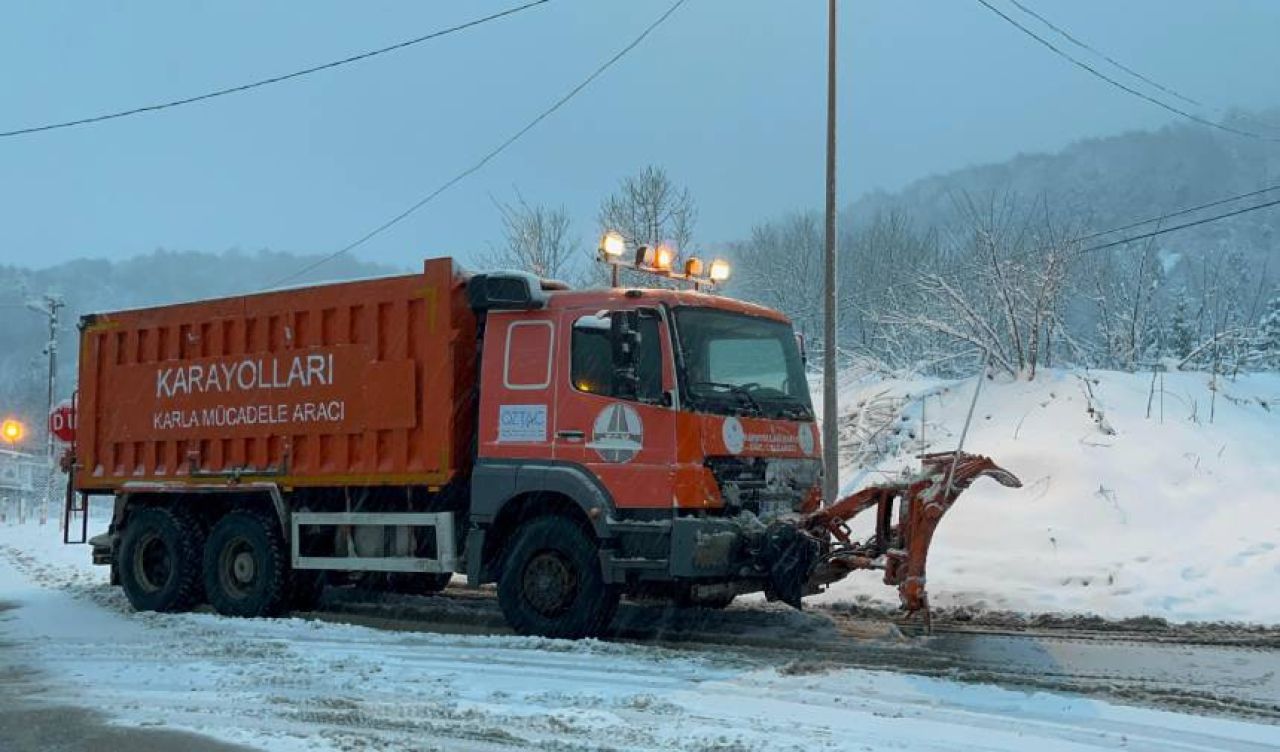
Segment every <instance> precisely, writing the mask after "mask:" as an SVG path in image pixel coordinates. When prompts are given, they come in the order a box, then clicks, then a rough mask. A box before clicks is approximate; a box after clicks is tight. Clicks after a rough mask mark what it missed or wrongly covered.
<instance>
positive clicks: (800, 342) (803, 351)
mask: <svg viewBox="0 0 1280 752" xmlns="http://www.w3.org/2000/svg"><path fill="white" fill-rule="evenodd" d="M796 347H798V348H800V363H801V364H802V365H806V366H807V365H809V350H808V348H806V347H805V344H804V335H803V334H801V333H800V332H796Z"/></svg>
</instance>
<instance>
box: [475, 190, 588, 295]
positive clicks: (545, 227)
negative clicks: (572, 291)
mask: <svg viewBox="0 0 1280 752" xmlns="http://www.w3.org/2000/svg"><path fill="white" fill-rule="evenodd" d="M494 205H495V206H496V207H497V208H498V211H499V213H500V214H501V215H502V234H503V245H502V247H501V248H496V249H492V250H491V251H490V252H489V253H486V254H482V256H481V262H482V263H483V264H484V265H485V266H487V267H492V268H503V269H521V270H523V271H527V272H532V273H534V274H536V275H538V276H539V277H552V278H558V277H560V276H561V275H562V274H564V273H565V272H567V271H568V268H567V267H568V266H569V263H570V261H571V260H572V255H571V254H572V251H573V244H572V240H571V238H570V237H569V227H570V221H569V212H568V211H567V210H566V209H565V208H564V207H563V206H560V207H549V206H544V205H541V204H539V205H531V204H529V202H527V201H525V199H524V196H521V195H519V194H518V193H517V194H516V201H515V203H507V204H503V203H499V202H498V201H497V200H494Z"/></svg>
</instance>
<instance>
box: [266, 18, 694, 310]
mask: <svg viewBox="0 0 1280 752" xmlns="http://www.w3.org/2000/svg"><path fill="white" fill-rule="evenodd" d="M686 1H687V0H676V2H675V3H674V4H672V5H671V7H669V8H667V10H666V12H664V13H663V14H662V15H660V16H658V18H657V19H656V20H654V21H653V23H651V24H649V25H648V26H646V27H645V29H644V31H641V32H640V35H639V36H637V37H636V38H635V39H633V40H631V43H630V44H628V45H627V46H626V47H623V48H622V49H621V50H619V51H618V52H617V53H616V54H614V56H613V57H611V58H609V59H608V60H606V61H605V62H604V63H603V64H601V65H600V66H599V67H598V68H596V69H595V70H594V71H592V72H591V75H589V76H587V77H586V78H584V79H583V80H582V81H581V82H580V83H579V84H578V85H577V86H574V87H573V88H572V89H570V90H569V92H568V93H567V94H565V95H564V96H562V97H560V98H559V99H557V100H556V101H555V102H554V103H552V105H551V106H550V107H548V108H546V109H545V110H543V111H542V112H540V113H538V115H537V116H536V117H534V118H533V119H532V120H530V121H529V122H528V123H526V124H525V126H524V127H523V128H521V129H520V130H518V131H516V132H515V133H514V134H512V135H511V136H509V137H508V138H507V139H506V140H505V141H503V142H502V143H500V144H498V145H497V146H496V147H494V148H493V149H491V150H490V151H489V152H488V153H486V154H485V155H484V156H483V157H481V158H480V159H479V160H478V161H477V162H476V163H475V164H473V165H471V166H470V167H468V168H467V169H465V170H463V171H462V172H460V173H458V174H457V175H454V176H453V177H452V178H449V179H448V180H446V181H445V182H444V183H442V184H441V185H440V187H438V188H436V189H435V190H433V191H431V192H430V193H428V194H427V195H426V196H424V197H422V198H421V199H419V200H418V201H417V202H416V203H414V204H413V205H412V206H410V207H409V208H408V209H405V210H404V211H402V212H400V213H399V214H397V215H395V216H394V217H392V218H391V219H388V220H387V221H385V222H383V223H382V224H380V225H378V226H377V227H375V228H373V229H372V230H370V231H369V232H366V233H365V234H364V235H362V236H360V238H359V239H357V240H356V241H355V242H352V243H349V244H348V245H346V246H344V247H342V248H339V249H338V250H336V251H334V252H333V253H330V254H329V255H327V256H324V257H323V258H320V259H317V260H316V261H313V262H312V263H310V264H307V265H306V266H304V267H303V268H301V269H299V270H298V271H296V272H294V273H292V274H289V275H287V276H285V277H281V278H280V279H277V280H275V281H274V282H272V283H270V284H269V285H267V287H268V288H271V287H278V286H280V285H282V284H284V283H286V282H290V281H293V280H295V279H297V278H298V277H301V276H302V275H304V274H306V273H307V272H309V271H312V270H313V269H316V268H317V267H319V266H321V265H323V264H327V263H328V262H330V261H332V260H333V259H335V258H337V257H339V256H341V255H343V254H345V253H348V252H350V251H352V250H354V249H356V248H357V247H359V246H361V245H363V244H364V243H366V242H368V241H369V240H371V239H372V238H373V237H375V236H377V235H379V234H381V233H382V232H384V231H386V230H388V229H390V228H391V227H392V226H393V225H396V224H398V223H399V222H401V221H402V220H404V219H405V218H406V217H408V216H409V215H410V214H413V213H414V212H416V211H417V210H419V209H421V208H422V207H424V206H426V205H427V204H428V203H429V202H431V201H432V200H433V199H435V197H436V196H439V195H440V194H441V193H444V192H445V191H447V190H448V189H450V188H452V187H453V186H454V185H456V184H457V183H459V182H461V181H462V180H463V179H464V178H466V177H468V176H470V175H472V174H473V173H475V172H477V171H479V170H480V168H482V167H484V166H485V165H486V164H488V163H489V161H490V160H492V159H493V158H494V157H496V156H498V155H499V154H501V153H502V152H503V151H505V150H506V149H507V147H509V146H511V145H512V144H514V143H515V142H516V141H518V140H520V138H521V137H522V136H524V135H525V134H526V133H528V132H529V131H531V130H533V129H534V127H535V126H537V125H538V123H541V122H542V121H543V120H546V119H547V118H548V117H550V116H551V114H552V113H554V112H555V111H556V110H558V109H560V108H561V107H563V106H564V105H565V104H567V103H568V102H569V100H570V99H573V98H574V97H575V96H577V94H578V93H579V92H581V91H582V90H583V89H585V88H587V86H588V85H589V84H590V83H591V82H592V81H594V80H596V79H597V78H599V77H600V75H601V74H603V73H604V72H605V71H606V70H608V69H609V68H610V67H612V66H613V64H614V63H616V62H618V61H619V60H621V59H622V57H623V56H624V55H626V54H627V53H628V52H630V51H631V50H633V49H635V48H636V47H637V46H639V44H640V43H641V42H643V41H644V40H645V38H646V37H648V36H649V34H650V33H652V32H653V30H654V29H656V28H658V26H659V25H661V24H662V22H663V21H666V20H667V18H668V17H669V16H671V14H672V13H675V12H676V10H677V9H678V8H679V7H680V6H681V5H684V4H685V2H686Z"/></svg>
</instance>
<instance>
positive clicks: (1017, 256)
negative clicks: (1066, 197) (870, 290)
mask: <svg viewBox="0 0 1280 752" xmlns="http://www.w3.org/2000/svg"><path fill="white" fill-rule="evenodd" d="M1278 190H1280V184H1277V185H1270V186H1267V187H1266V188H1259V189H1258V190H1256V191H1249V192H1248V193H1240V194H1237V195H1235V196H1228V197H1226V198H1220V199H1215V200H1213V201H1208V202H1206V203H1203V204H1197V205H1195V206H1188V207H1186V208H1183V209H1177V210H1175V211H1171V212H1167V213H1165V214H1161V215H1159V216H1157V217H1151V218H1150V219H1143V220H1139V221H1137V222H1130V223H1129V224H1126V225H1120V226H1119V227H1112V228H1110V229H1107V230H1098V231H1095V232H1091V233H1088V234H1085V235H1077V236H1075V237H1073V238H1071V239H1069V240H1066V241H1064V242H1063V243H1060V244H1057V245H1052V246H1037V247H1035V248H1030V249H1028V250H1025V251H1020V252H1018V253H1014V254H1011V255H1009V256H1005V257H1004V258H1002V259H1000V263H1008V262H1011V261H1019V260H1021V259H1024V258H1028V257H1030V256H1039V255H1041V254H1044V253H1045V252H1046V251H1050V250H1053V249H1054V248H1058V247H1061V246H1062V245H1071V244H1075V243H1083V242H1084V241H1087V240H1093V239H1095V238H1100V237H1103V236H1106V235H1114V234H1116V233H1117V232H1124V231H1125V230H1132V229H1134V228H1137V227H1142V226H1143V225H1149V224H1156V223H1159V222H1164V221H1165V220H1169V219H1173V218H1174V217H1181V216H1185V215H1187V214H1192V213H1194V212H1198V211H1203V210H1205V209H1212V208H1213V207H1215V206H1222V205H1223V204H1230V203H1234V202H1236V201H1241V200H1243V199H1246V198H1253V197H1255V196H1261V195H1262V194H1264V193H1271V192H1272V191H1278ZM1276 203H1280V200H1277V201H1275V202H1268V203H1264V204H1259V205H1257V206H1255V207H1246V208H1244V209H1242V210H1238V211H1232V212H1227V213H1225V214H1220V215H1215V216H1213V217H1207V218H1204V219H1202V220H1196V221H1194V222H1188V223H1186V224H1182V225H1177V226H1175V227H1169V228H1165V229H1163V230H1159V231H1156V232H1152V233H1145V234H1141V235H1137V236H1134V237H1132V238H1128V239H1125V240H1119V241H1116V242H1113V243H1106V244H1104V245H1101V246H1096V247H1091V248H1086V249H1083V250H1080V251H1076V252H1075V253H1077V254H1079V253H1089V252H1092V251H1097V250H1101V249H1103V248H1112V247H1114V246H1117V245H1124V244H1125V243H1132V242H1134V241H1135V240H1145V239H1147V238H1150V237H1155V236H1157V235H1164V234H1166V233H1169V232H1174V231H1176V230H1184V229H1186V228H1188V227H1195V226H1196V225H1202V224H1206V223H1208V222H1215V221H1217V220H1219V219H1226V218H1228V217H1234V216H1236V215H1238V214H1245V213H1248V212H1250V211H1253V210H1254V209H1265V208H1267V207H1270V206H1274V205H1275V204H1276ZM985 266H986V264H985V263H980V262H972V261H971V262H966V263H963V264H960V265H959V266H958V267H956V268H958V269H977V268H981V267H985Z"/></svg>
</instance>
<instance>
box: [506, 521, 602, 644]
mask: <svg viewBox="0 0 1280 752" xmlns="http://www.w3.org/2000/svg"><path fill="white" fill-rule="evenodd" d="M618 598H619V591H618V589H617V588H616V587H613V586H611V585H607V584H605V581H604V576H603V574H602V573H601V571H600V556H599V548H598V546H597V545H596V542H595V540H594V539H593V538H592V537H591V536H590V535H589V534H588V533H587V531H585V530H583V529H582V527H581V526H579V525H577V524H575V523H574V522H573V521H572V520H569V519H566V518H564V517H543V518H541V519H537V520H534V521H532V522H529V523H527V524H526V525H525V526H524V527H523V528H522V529H521V530H520V531H519V532H517V533H516V536H515V540H514V541H512V543H511V546H510V548H509V549H508V550H507V554H506V556H505V557H504V560H503V565H502V573H501V575H500V577H499V579H498V605H499V606H501V607H502V613H503V615H504V616H505V617H506V619H507V623H508V624H509V625H511V628H512V629H514V630H515V631H516V632H518V633H520V634H526V635H539V636H542V637H561V638H566V639H579V638H582V637H594V636H596V635H599V634H600V633H601V632H603V631H604V630H605V629H606V628H607V627H608V626H609V622H611V621H612V620H613V614H614V612H615V611H617V608H618Z"/></svg>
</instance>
